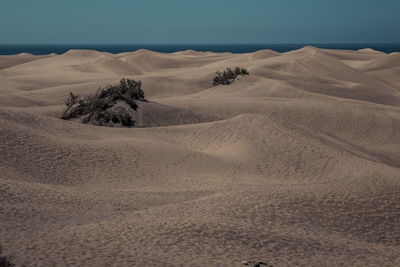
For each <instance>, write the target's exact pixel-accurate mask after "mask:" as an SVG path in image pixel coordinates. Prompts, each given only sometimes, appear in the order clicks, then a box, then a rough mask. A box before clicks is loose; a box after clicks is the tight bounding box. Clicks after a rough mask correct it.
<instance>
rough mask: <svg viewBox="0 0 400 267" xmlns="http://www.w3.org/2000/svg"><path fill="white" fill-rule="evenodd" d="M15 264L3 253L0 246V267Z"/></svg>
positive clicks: (10, 266) (11, 266)
mask: <svg viewBox="0 0 400 267" xmlns="http://www.w3.org/2000/svg"><path fill="white" fill-rule="evenodd" d="M14 266H15V264H14V263H12V262H11V259H10V258H9V257H7V256H4V255H3V248H2V247H1V246H0V267H14Z"/></svg>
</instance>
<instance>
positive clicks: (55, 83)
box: [0, 47, 400, 266]
mask: <svg viewBox="0 0 400 267" xmlns="http://www.w3.org/2000/svg"><path fill="white" fill-rule="evenodd" d="M237 65H238V66H241V67H245V68H247V69H248V70H249V71H250V76H246V77H241V78H240V79H239V80H238V81H236V82H235V83H234V84H232V85H230V86H217V87H213V86H212V85H211V80H212V78H213V75H214V73H215V71H217V70H222V69H224V68H225V67H228V66H231V67H234V66H237ZM399 70H400V59H399V54H398V53H393V54H384V53H379V52H376V51H373V50H371V49H364V50H360V51H339V50H321V49H317V48H314V47H305V48H303V49H300V50H297V51H292V52H288V53H283V54H279V53H276V52H273V51H268V50H264V51H258V52H256V53H250V54H230V53H211V52H207V53H200V52H195V51H184V52H177V53H172V54H160V53H156V52H152V51H147V50H139V51H136V52H132V53H122V54H117V55H113V54H109V53H100V52H96V51H78V50H74V51H69V52H67V53H65V54H63V55H50V56H33V55H26V54H22V55H15V56H4V57H0V125H1V127H0V152H1V153H0V243H1V245H3V247H4V251H5V254H7V255H12V256H13V257H14V261H15V262H16V263H17V264H20V265H22V264H25V265H29V266H55V265H59V266H67V265H76V266H110V265H115V266H241V261H242V260H245V259H249V258H250V259H257V260H264V261H267V262H269V263H271V264H273V265H274V266H294V265H304V266H399V265H400V142H399V140H400V108H399V106H400V72H399ZM122 77H131V78H135V79H137V80H141V81H142V82H143V89H144V91H145V93H146V97H147V98H148V99H150V100H151V102H150V103H144V104H142V106H141V109H139V113H138V119H137V120H138V122H139V125H140V126H142V128H134V129H121V128H100V127H96V126H90V125H83V124H79V123H77V122H70V121H63V120H60V119H58V117H59V116H60V114H61V112H62V110H63V101H64V99H65V96H66V95H67V94H68V93H69V92H70V91H73V92H76V93H85V92H91V91H93V90H95V89H97V87H98V86H101V85H107V84H110V83H114V82H116V81H118V80H119V79H120V78H122ZM147 126H153V127H150V128H149V127H147ZM154 126H156V127H154Z"/></svg>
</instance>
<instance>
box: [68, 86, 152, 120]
mask: <svg viewBox="0 0 400 267" xmlns="http://www.w3.org/2000/svg"><path fill="white" fill-rule="evenodd" d="M141 87H142V83H141V82H140V81H138V82H137V81H134V80H131V79H122V80H121V81H120V82H119V84H118V85H113V86H109V87H107V88H105V89H102V88H100V89H99V90H97V92H96V93H94V94H89V95H86V96H80V95H76V94H73V93H70V94H69V96H68V97H67V99H66V101H65V105H66V106H67V107H66V109H65V111H64V113H63V115H62V116H61V118H62V119H64V120H70V119H80V120H81V121H82V122H83V123H87V124H93V125H98V126H116V125H120V126H125V127H133V126H135V120H134V119H133V113H134V111H136V110H137V109H138V105H137V104H136V101H146V100H145V98H144V92H143V90H142V89H141Z"/></svg>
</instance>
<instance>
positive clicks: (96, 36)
mask: <svg viewBox="0 0 400 267" xmlns="http://www.w3.org/2000/svg"><path fill="white" fill-rule="evenodd" d="M96 43H100V44H194V43H197V44H201V43H236V44H240V43H400V0H240V1H239V0H140V1H139V0H130V1H128V0H1V3H0V44H96Z"/></svg>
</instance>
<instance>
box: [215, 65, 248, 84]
mask: <svg viewBox="0 0 400 267" xmlns="http://www.w3.org/2000/svg"><path fill="white" fill-rule="evenodd" d="M215 74H216V75H217V76H215V77H214V79H213V85H220V84H222V85H229V84H231V83H233V82H234V81H235V80H236V78H237V77H238V76H239V75H243V76H244V75H249V74H250V73H249V72H248V71H247V70H246V69H241V68H239V67H235V69H234V70H232V69H231V68H226V70H224V72H220V71H217V72H216V73H215Z"/></svg>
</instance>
